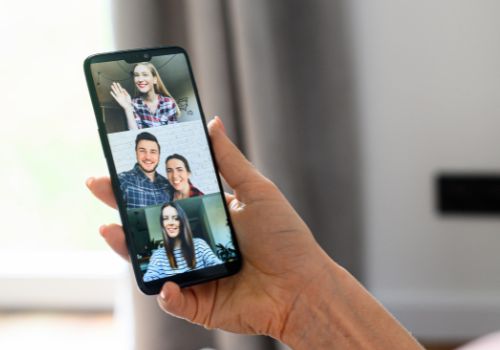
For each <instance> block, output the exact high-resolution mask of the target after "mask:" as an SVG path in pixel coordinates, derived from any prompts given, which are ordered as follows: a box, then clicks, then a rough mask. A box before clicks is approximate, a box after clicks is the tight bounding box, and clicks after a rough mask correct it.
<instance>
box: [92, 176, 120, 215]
mask: <svg viewBox="0 0 500 350" xmlns="http://www.w3.org/2000/svg"><path fill="white" fill-rule="evenodd" d="M85 184H86V185H87V187H88V188H89V190H90V192H92V194H93V195H94V196H96V197H97V198H99V199H100V200H101V201H103V202H104V203H106V204H107V205H109V206H110V207H111V208H114V209H116V207H117V206H116V198H115V195H114V194H113V189H112V187H111V179H110V178H109V177H108V176H103V177H98V178H95V177H91V178H89V179H87V181H86V182H85Z"/></svg>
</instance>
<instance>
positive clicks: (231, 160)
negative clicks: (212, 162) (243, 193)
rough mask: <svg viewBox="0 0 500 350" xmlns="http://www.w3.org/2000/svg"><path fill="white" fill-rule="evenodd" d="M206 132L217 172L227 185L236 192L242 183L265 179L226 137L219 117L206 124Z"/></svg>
mask: <svg viewBox="0 0 500 350" xmlns="http://www.w3.org/2000/svg"><path fill="white" fill-rule="evenodd" d="M208 132H209V134H210V139H211V140H212V144H213V147H214V151H215V158H216V160H217V165H218V166H219V170H220V172H221V174H222V176H223V177H224V179H225V180H226V182H227V183H228V185H229V186H231V187H232V188H233V189H234V190H235V191H236V192H238V189H241V186H242V185H243V184H244V183H247V182H255V181H262V180H264V179H265V178H264V177H263V176H262V175H261V174H260V173H259V172H258V171H257V170H256V169H255V168H254V166H253V165H252V164H251V163H250V162H249V161H248V160H247V159H246V158H245V156H244V155H243V154H242V153H241V152H240V150H239V149H238V148H237V147H236V146H235V145H234V144H233V143H232V142H231V140H230V139H229V138H228V137H227V136H226V133H225V130H224V125H223V124H222V121H221V120H220V118H219V117H215V118H214V119H212V120H211V121H210V123H208Z"/></svg>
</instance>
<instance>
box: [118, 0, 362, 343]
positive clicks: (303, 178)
mask: <svg viewBox="0 0 500 350" xmlns="http://www.w3.org/2000/svg"><path fill="white" fill-rule="evenodd" d="M347 12H348V11H347V2H346V1H329V0H310V1H299V0H275V1H265V0H252V1H244V0H226V1H224V0H204V1H195V0H168V1H159V0H148V1H145V0H143V1H132V0H130V1H124V0H115V1H114V2H113V6H112V15H113V21H114V29H115V40H116V46H117V48H118V49H128V48H139V47H151V46H159V45H176V46H182V47H184V48H186V49H187V51H188V53H189V54H190V58H191V61H192V64H193V70H194V75H195V77H196V82H197V85H198V89H199V92H200V95H201V100H202V104H203V109H204V112H205V115H206V117H207V118H210V117H212V116H214V115H219V116H220V117H221V118H222V119H223V121H224V123H225V125H226V128H227V130H228V134H229V135H230V137H231V138H232V139H233V140H234V141H235V142H236V144H237V145H238V146H239V147H240V148H241V149H242V150H243V151H244V153H245V154H246V155H247V156H248V157H249V158H250V159H251V160H252V162H253V163H254V164H255V165H256V166H257V167H258V168H259V169H260V170H261V171H262V172H263V173H264V174H265V175H266V176H268V177H269V178H271V179H272V180H273V181H274V182H275V183H276V184H277V185H278V186H279V187H280V188H281V190H282V191H283V192H284V193H285V195H286V196H287V197H288V199H289V200H290V201H291V203H292V204H293V205H294V207H295V208H296V209H297V211H298V212H299V214H300V215H301V216H302V217H303V218H304V220H305V221H306V222H307V223H308V225H309V226H310V227H311V230H312V231H313V233H314V235H315V237H316V239H317V240H318V241H319V242H320V244H321V245H322V247H323V248H324V249H325V250H326V252H327V253H328V254H329V255H330V256H332V257H333V258H334V259H335V260H336V261H337V262H339V263H340V264H342V265H343V266H344V267H346V268H347V269H348V270H349V271H351V272H352V273H353V274H354V275H355V276H356V277H358V278H360V279H362V271H361V266H362V256H361V249H360V246H361V244H360V243H361V234H362V223H361V217H362V214H361V206H360V200H359V197H360V187H359V183H360V181H359V174H360V171H361V170H362V169H361V168H360V156H359V150H358V144H359V140H358V125H357V115H356V109H355V102H356V101H355V95H354V93H353V92H354V89H355V86H353V82H352V81H353V72H352V64H351V57H350V52H351V51H350V47H349V23H348V21H347V20H346V19H347V18H349V16H348V13H347ZM133 289H134V290H136V288H135V287H134V288H133ZM133 299H134V315H135V317H134V321H135V339H136V346H135V347H136V348H137V349H199V348H203V347H213V348H216V349H221V350H223V349H235V348H237V349H277V348H279V347H281V345H278V344H275V343H274V342H273V341H271V340H270V339H267V338H264V337H250V336H237V335H232V334H229V333H226V332H220V331H208V330H205V329H203V328H201V327H197V326H193V325H189V324H187V323H186V322H185V321H182V320H177V319H174V318H173V317H170V316H168V315H165V314H163V313H162V312H161V311H160V310H159V309H158V307H157V305H156V301H155V300H154V299H152V298H149V297H146V296H143V295H141V294H140V293H139V292H134V298H133Z"/></svg>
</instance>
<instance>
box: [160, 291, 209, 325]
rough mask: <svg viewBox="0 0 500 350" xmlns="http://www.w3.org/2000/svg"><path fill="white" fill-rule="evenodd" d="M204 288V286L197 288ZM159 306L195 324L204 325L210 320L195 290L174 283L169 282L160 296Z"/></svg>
mask: <svg viewBox="0 0 500 350" xmlns="http://www.w3.org/2000/svg"><path fill="white" fill-rule="evenodd" d="M197 287H198V288H199V287H204V286H197ZM158 304H159V305H160V307H161V308H162V309H163V311H165V312H167V313H169V314H171V315H172V316H176V317H179V318H183V319H185V320H188V321H190V322H193V323H198V324H201V325H204V326H205V327H207V326H208V325H207V324H204V323H205V321H206V320H207V319H208V318H209V317H207V316H208V315H207V314H206V312H205V311H206V310H204V307H203V306H204V305H202V304H200V298H199V296H196V294H195V291H194V290H193V288H182V289H181V288H180V287H179V285H177V284H176V283H174V282H167V283H165V284H164V285H163V288H162V290H161V292H160V295H159V296H158Z"/></svg>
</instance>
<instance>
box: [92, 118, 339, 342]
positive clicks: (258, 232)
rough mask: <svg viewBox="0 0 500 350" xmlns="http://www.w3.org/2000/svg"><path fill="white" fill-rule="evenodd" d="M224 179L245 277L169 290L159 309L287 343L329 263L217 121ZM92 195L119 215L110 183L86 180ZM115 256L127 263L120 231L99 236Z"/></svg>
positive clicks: (214, 128) (213, 129)
mask: <svg viewBox="0 0 500 350" xmlns="http://www.w3.org/2000/svg"><path fill="white" fill-rule="evenodd" d="M208 128H209V133H210V137H211V140H212V142H213V146H214V151H215V157H216V160H217V164H218V165H219V169H220V171H221V173H222V176H223V177H224V179H225V180H226V181H227V183H228V184H229V185H230V186H231V187H232V188H233V189H234V195H230V194H226V200H227V202H228V204H229V208H230V214H231V219H232V221H233V224H234V228H235V231H236V234H237V236H238V242H239V245H240V248H241V251H242V254H243V259H244V260H243V267H242V270H241V271H240V272H239V273H238V274H236V275H234V276H231V277H227V278H223V279H220V280H216V281H213V282H209V283H205V284H201V285H197V286H192V287H188V288H184V289H180V288H179V287H178V285H176V284H175V283H173V282H167V283H166V284H165V285H164V286H163V289H162V291H161V294H160V296H159V297H158V301H159V304H160V306H161V307H162V308H163V309H164V310H165V311H166V312H168V313H171V314H173V315H175V316H178V317H182V318H185V319H187V320H189V321H191V322H194V323H198V324H201V325H203V326H205V327H207V328H221V329H225V330H228V331H231V332H237V333H248V334H266V335H270V336H272V337H274V338H277V339H283V336H284V334H283V333H284V332H285V331H286V326H287V320H288V318H289V316H290V313H291V311H292V309H293V307H294V302H295V301H296V299H297V298H298V297H299V296H300V295H301V293H302V292H303V290H306V289H308V288H311V287H312V286H314V285H318V284H319V283H321V278H322V277H323V276H324V275H323V273H322V270H323V269H325V268H326V266H328V265H329V264H330V263H331V260H330V259H329V258H328V257H327V255H326V254H325V253H324V252H323V251H322V250H321V248H320V247H319V246H318V244H317V243H316V241H315V240H314V238H313V236H312V234H311V232H310V231H309V229H308V227H307V226H306V225H305V223H304V222H303V221H302V220H301V219H300V217H299V216H298V215H297V213H296V212H295V211H294V209H293V208H292V207H291V205H290V204H289V203H288V202H287V200H286V199H285V197H284V196H283V195H282V194H281V192H280V191H279V190H278V188H277V187H276V186H275V185H274V184H273V183H272V182H271V181H269V180H268V179H266V178H265V177H264V176H263V175H261V174H260V173H259V172H258V171H257V170H256V169H255V168H254V167H253V166H252V164H251V163H250V162H248V161H247V160H246V159H245V157H244V156H243V155H242V154H241V152H240V151H239V150H238V149H237V148H236V146H235V145H234V144H232V143H231V141H230V140H229V138H228V137H227V136H226V135H225V132H224V127H223V125H222V122H221V121H220V119H219V118H217V117H216V118H215V119H214V120H212V121H211V122H210V123H209V126H208ZM87 185H88V187H89V189H90V190H91V191H92V193H93V194H94V195H95V196H96V197H97V198H99V199H101V200H102V201H103V202H105V203H106V204H108V205H110V206H112V207H116V202H115V198H114V196H113V192H112V190H111V185H110V180H109V178H98V179H93V178H91V179H89V180H88V181H87ZM100 232H101V234H102V236H103V237H104V238H105V240H106V241H107V243H108V244H109V245H110V246H111V248H113V249H114V250H115V251H116V252H117V253H118V254H120V255H121V256H122V257H124V258H126V259H127V258H128V255H127V248H126V245H125V238H124V234H123V231H122V229H121V227H120V226H119V225H116V224H112V225H107V226H106V225H105V226H102V227H101V228H100Z"/></svg>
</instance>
